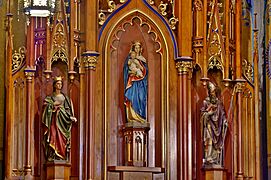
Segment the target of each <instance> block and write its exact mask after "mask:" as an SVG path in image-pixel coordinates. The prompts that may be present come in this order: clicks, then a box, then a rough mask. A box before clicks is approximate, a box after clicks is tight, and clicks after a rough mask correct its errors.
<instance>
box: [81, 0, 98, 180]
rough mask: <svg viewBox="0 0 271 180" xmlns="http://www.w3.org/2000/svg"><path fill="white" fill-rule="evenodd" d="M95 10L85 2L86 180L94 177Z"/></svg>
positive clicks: (91, 3) (95, 4) (96, 55)
mask: <svg viewBox="0 0 271 180" xmlns="http://www.w3.org/2000/svg"><path fill="white" fill-rule="evenodd" d="M97 8H98V1H86V2H85V19H86V23H85V47H86V51H85V52H84V53H83V58H84V64H85V80H86V88H85V90H86V126H85V128H86V129H85V145H86V147H85V157H86V162H85V166H86V169H85V176H86V179H91V180H92V179H94V177H95V169H96V168H95V158H96V156H95V109H94V107H95V103H94V100H95V98H94V89H95V69H96V64H97V60H98V56H99V53H98V52H97V44H98V36H97V32H98V27H97V24H98V22H97V19H98V18H97Z"/></svg>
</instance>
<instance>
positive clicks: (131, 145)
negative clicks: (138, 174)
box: [124, 123, 150, 167]
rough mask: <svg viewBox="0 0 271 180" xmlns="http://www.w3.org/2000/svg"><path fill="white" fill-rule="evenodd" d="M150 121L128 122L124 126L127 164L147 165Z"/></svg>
mask: <svg viewBox="0 0 271 180" xmlns="http://www.w3.org/2000/svg"><path fill="white" fill-rule="evenodd" d="M149 130H150V125H149V123H146V124H142V123H127V124H125V128H124V139H125V165H126V166H139V167H146V166H147V139H148V132H149Z"/></svg>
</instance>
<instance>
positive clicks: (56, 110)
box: [42, 77, 77, 161]
mask: <svg viewBox="0 0 271 180" xmlns="http://www.w3.org/2000/svg"><path fill="white" fill-rule="evenodd" d="M62 87H63V81H62V77H55V78H54V82H53V89H54V91H53V94H52V95H51V96H47V97H46V98H45V100H44V101H45V102H44V105H45V108H44V111H43V115H42V123H43V124H44V125H45V132H44V147H45V156H46V159H47V161H53V160H68V154H69V153H68V152H69V150H70V138H71V128H72V122H76V121H77V120H76V118H75V117H74V112H73V104H72V102H71V100H70V98H69V97H68V96H66V95H65V94H64V93H62V92H61V90H62Z"/></svg>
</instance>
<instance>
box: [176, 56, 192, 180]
mask: <svg viewBox="0 0 271 180" xmlns="http://www.w3.org/2000/svg"><path fill="white" fill-rule="evenodd" d="M176 68H177V70H178V75H179V76H178V144H177V145H178V162H177V163H178V169H177V171H178V178H179V179H183V180H187V179H192V178H193V169H192V155H193V152H192V119H191V100H190V99H189V98H191V96H190V93H189V91H190V89H188V87H191V81H190V79H189V75H190V73H191V72H190V71H191V69H192V62H191V59H190V60H189V59H186V61H185V60H183V59H179V60H177V62H176Z"/></svg>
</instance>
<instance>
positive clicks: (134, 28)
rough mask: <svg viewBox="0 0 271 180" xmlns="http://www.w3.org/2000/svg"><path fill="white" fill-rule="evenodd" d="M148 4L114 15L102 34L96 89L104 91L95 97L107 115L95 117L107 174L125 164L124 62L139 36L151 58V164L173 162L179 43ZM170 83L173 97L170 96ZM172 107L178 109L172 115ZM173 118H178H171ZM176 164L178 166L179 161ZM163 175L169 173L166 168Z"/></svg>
mask: <svg viewBox="0 0 271 180" xmlns="http://www.w3.org/2000/svg"><path fill="white" fill-rule="evenodd" d="M131 3H132V2H131ZM131 6H132V5H131ZM140 7H141V8H142V6H140ZM144 8H145V9H144ZM144 8H143V9H142V11H141V10H139V9H136V10H133V11H130V12H129V13H126V14H124V13H125V11H124V10H123V11H122V12H121V13H120V14H117V15H116V17H113V18H112V19H111V22H109V23H108V25H107V26H106V27H105V28H104V29H103V33H102V34H101V37H100V47H99V52H102V53H101V55H100V62H99V63H98V65H97V69H96V71H97V80H98V81H97V87H96V88H97V93H98V94H99V95H97V96H96V98H97V100H96V102H100V103H97V104H96V118H97V119H102V122H100V121H99V120H97V121H96V122H98V121H99V123H100V124H98V126H100V127H101V128H102V130H101V131H99V130H98V132H101V134H102V135H103V136H102V137H103V144H104V152H105V153H104V154H101V156H102V157H103V158H104V164H103V165H102V164H101V166H104V176H110V173H109V171H108V170H107V167H108V166H123V165H124V142H123V141H124V139H123V132H122V129H123V127H124V125H125V121H126V120H125V111H124V83H123V66H124V62H125V60H126V58H127V56H128V54H129V51H130V48H131V45H132V43H133V42H134V41H140V42H141V44H142V47H143V52H142V55H143V56H144V57H145V58H146V59H147V65H148V73H149V74H148V93H147V94H148V95H147V121H148V122H149V123H150V131H149V136H148V145H147V146H148V147H147V149H148V150H147V167H160V168H166V167H169V164H170V163H171V162H170V160H169V161H166V157H169V151H168V144H169V143H171V142H173V143H176V139H175V138H172V139H170V140H169V126H174V127H172V129H173V133H174V132H175V133H176V131H175V130H176V129H175V130H174V128H176V125H172V124H174V123H176V104H177V103H176V91H175V88H171V87H172V86H176V83H174V81H175V80H176V79H177V73H176V68H175V62H174V60H173V59H174V51H173V50H174V47H173V46H174V45H173V43H172V39H171V37H170V34H169V32H168V31H167V29H166V26H165V25H164V24H163V22H162V21H161V20H160V19H159V18H158V17H156V16H155V15H154V14H148V16H147V15H146V14H145V13H144V11H146V10H148V8H147V7H144ZM126 12H127V11H126ZM169 72H171V73H169ZM99 77H102V79H99ZM169 79H171V80H172V81H169ZM170 88H171V93H170V94H171V95H172V96H171V97H169V89H170ZM176 89H177V88H176ZM99 97H104V99H101V98H99ZM174 97H175V98H174ZM171 102H172V103H171ZM169 104H171V107H169ZM103 109H104V110H103ZM169 109H170V110H171V111H172V112H173V113H172V114H171V115H170V113H169ZM171 116H174V117H175V118H173V117H171ZM101 117H102V118H101ZM170 119H174V120H172V121H171V122H170ZM98 132H96V133H98ZM169 141H171V142H169ZM170 151H171V152H172V154H173V155H174V154H175V155H176V154H177V150H176V149H174V148H172V149H171V150H170ZM97 163H99V161H98V162H97ZM172 164H173V165H175V164H174V162H173V163H172ZM111 175H112V174H111ZM160 175H161V176H164V174H163V173H161V174H160Z"/></svg>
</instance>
